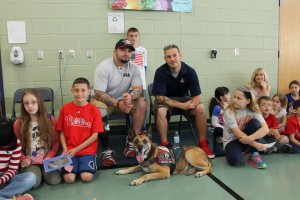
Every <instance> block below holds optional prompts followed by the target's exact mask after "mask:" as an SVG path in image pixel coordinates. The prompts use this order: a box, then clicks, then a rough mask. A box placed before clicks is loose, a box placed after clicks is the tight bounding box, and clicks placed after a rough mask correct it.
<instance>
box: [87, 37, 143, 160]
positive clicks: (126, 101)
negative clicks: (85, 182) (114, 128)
mask: <svg viewBox="0 0 300 200" xmlns="http://www.w3.org/2000/svg"><path fill="white" fill-rule="evenodd" d="M134 50H135V49H134V47H133V46H132V44H131V43H130V41H129V40H127V39H121V40H119V41H118V42H117V43H116V46H115V49H114V56H113V57H111V58H108V59H106V60H104V61H102V62H101V63H100V64H99V65H98V66H97V68H96V70H95V74H94V98H93V99H92V103H93V104H94V105H96V106H97V107H98V108H99V110H100V112H101V115H102V118H103V122H104V123H105V124H104V126H106V125H107V124H106V123H107V118H108V117H109V115H111V114H113V113H124V114H130V115H132V119H133V120H132V121H133V130H134V131H135V133H136V134H139V132H140V130H141V127H142V125H143V122H144V119H145V116H146V110H147V104H146V101H145V99H144V98H143V97H142V95H141V94H142V91H143V86H142V78H141V73H140V71H139V69H138V67H137V66H136V65H135V64H134V63H133V62H131V61H130V59H131V54H132V51H134ZM130 88H132V92H130V93H129V89H130ZM99 137H100V141H101V142H102V145H103V148H104V152H103V153H102V154H103V165H105V166H111V165H115V164H116V162H115V160H114V157H113V154H112V153H113V151H112V150H111V149H110V147H109V138H108V134H107V132H106V133H104V134H100V135H99ZM130 139H132V138H128V137H127V140H126V147H125V151H124V154H125V156H126V157H134V156H135V155H134V151H133V149H132V143H131V141H130Z"/></svg>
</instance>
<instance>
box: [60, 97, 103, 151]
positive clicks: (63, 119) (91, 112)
mask: <svg viewBox="0 0 300 200" xmlns="http://www.w3.org/2000/svg"><path fill="white" fill-rule="evenodd" d="M56 130H57V131H64V134H65V137H66V143H67V147H68V149H74V148H75V147H77V146H79V145H80V144H81V143H83V142H84V141H86V140H87V139H88V138H89V137H90V136H91V135H92V134H93V133H103V132H104V129H103V124H102V118H101V115H100V111H99V110H98V108H97V107H96V106H94V105H93V104H91V103H88V104H87V105H85V106H77V105H76V104H75V103H74V102H70V103H68V104H65V105H64V106H63V107H62V109H61V110H60V114H59V118H58V122H57V127H56ZM97 148H98V140H96V141H94V142H93V143H92V144H91V145H89V146H87V147H86V148H84V149H82V150H80V151H78V152H77V153H76V156H82V155H87V154H92V155H97Z"/></svg>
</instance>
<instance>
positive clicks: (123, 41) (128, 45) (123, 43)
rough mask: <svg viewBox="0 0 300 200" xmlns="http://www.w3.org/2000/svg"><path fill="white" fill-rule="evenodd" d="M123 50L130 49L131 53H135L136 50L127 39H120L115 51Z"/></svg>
mask: <svg viewBox="0 0 300 200" xmlns="http://www.w3.org/2000/svg"><path fill="white" fill-rule="evenodd" d="M121 48H129V49H130V50H131V51H135V48H134V47H133V45H132V43H131V42H130V41H129V40H127V39H120V40H119V41H118V42H117V44H116V46H115V49H121Z"/></svg>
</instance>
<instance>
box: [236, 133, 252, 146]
mask: <svg viewBox="0 0 300 200" xmlns="http://www.w3.org/2000/svg"><path fill="white" fill-rule="evenodd" d="M239 141H240V142H241V143H243V144H249V143H250V142H252V140H250V138H249V136H247V135H246V136H242V137H240V139H239Z"/></svg>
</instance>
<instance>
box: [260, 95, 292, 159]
mask: <svg viewBox="0 0 300 200" xmlns="http://www.w3.org/2000/svg"><path fill="white" fill-rule="evenodd" d="M257 104H258V106H259V109H260V111H261V114H262V116H263V118H264V119H265V121H266V123H267V125H268V128H269V132H268V133H267V135H265V136H264V137H263V138H261V139H260V142H261V143H272V142H276V143H275V145H274V146H272V147H270V148H268V149H266V151H264V153H265V154H270V153H271V152H278V153H290V152H291V150H292V146H291V145H290V144H289V139H288V137H287V136H285V135H280V133H279V131H278V121H277V119H276V117H275V115H273V114H271V112H272V99H271V98H270V97H268V96H262V97H260V98H259V99H258V101H257Z"/></svg>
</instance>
